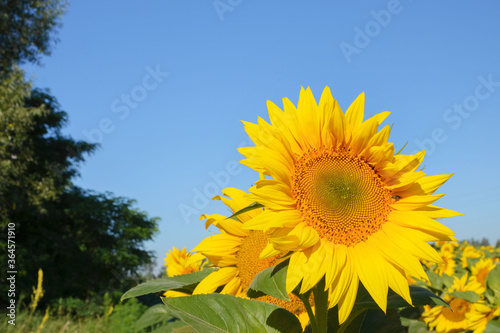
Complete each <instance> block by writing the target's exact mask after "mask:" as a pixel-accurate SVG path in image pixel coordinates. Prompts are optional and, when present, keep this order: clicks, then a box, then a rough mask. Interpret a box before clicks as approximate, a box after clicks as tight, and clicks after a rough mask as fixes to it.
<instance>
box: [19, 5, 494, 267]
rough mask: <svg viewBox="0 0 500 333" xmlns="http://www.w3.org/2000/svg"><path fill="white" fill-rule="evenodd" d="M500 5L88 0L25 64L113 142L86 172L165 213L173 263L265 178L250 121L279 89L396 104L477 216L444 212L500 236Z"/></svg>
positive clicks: (94, 185) (397, 131)
mask: <svg viewBox="0 0 500 333" xmlns="http://www.w3.org/2000/svg"><path fill="white" fill-rule="evenodd" d="M499 17H500V3H499V2H497V1H481V2H472V1H438V2H431V1H411V0H401V1H392V0H391V1H386V0H384V1H370V2H369V3H368V2H364V3H359V2H356V3H347V2H343V3H340V2H339V1H270V2H265V1H241V0H221V1H203V2H201V1H197V2H194V1H168V0H163V1H143V2H135V1H104V2H103V1H96V0H92V1H74V2H71V3H70V5H69V9H68V12H67V13H66V14H65V15H64V17H63V26H62V28H61V30H60V33H59V35H58V37H59V39H60V42H59V43H58V44H57V45H56V46H55V48H54V51H53V54H52V55H51V56H50V57H45V58H43V63H44V65H43V67H37V66H32V65H25V66H23V68H25V69H26V71H27V73H28V76H32V80H33V82H34V84H35V85H36V86H38V87H41V88H45V87H46V88H50V90H51V92H52V93H53V94H54V95H55V96H56V97H57V98H58V100H59V102H60V104H61V105H62V108H63V109H64V110H65V111H67V112H68V114H69V119H70V123H69V125H68V126H67V127H66V128H65V130H64V133H65V134H68V135H71V136H72V137H74V138H76V139H80V140H87V141H91V142H96V141H99V142H100V143H101V147H100V149H99V150H98V151H97V152H96V153H95V154H94V155H92V156H89V157H88V158H87V161H86V162H85V163H84V164H83V165H82V166H81V168H80V170H81V178H78V179H76V180H75V183H76V184H77V185H79V186H81V187H83V188H86V189H93V190H96V191H99V192H104V191H111V192H113V193H114V194H115V195H117V196H124V197H129V198H134V199H136V200H137V201H138V204H137V207H138V208H140V209H141V210H144V211H146V212H148V214H149V215H150V216H158V217H160V218H161V220H162V221H161V222H160V233H159V234H158V236H157V237H156V238H155V239H154V241H152V242H148V243H147V248H148V249H150V250H154V251H155V252H156V255H157V261H158V265H161V264H163V257H164V253H165V252H166V251H168V250H169V249H170V248H171V247H172V246H177V247H183V246H185V247H186V248H187V249H188V250H190V249H192V248H193V247H194V246H195V245H196V244H197V243H198V242H199V241H201V240H202V239H203V238H204V237H206V236H208V235H209V232H207V231H206V230H205V229H204V227H203V223H202V222H200V221H199V215H200V214H202V213H225V212H226V209H225V207H224V206H223V205H222V203H221V202H218V201H216V202H211V201H210V200H208V198H209V197H211V196H212V195H213V194H214V193H215V192H216V191H220V189H221V188H222V186H221V184H222V185H223V186H234V187H238V188H241V189H248V187H249V186H250V185H251V184H252V183H253V182H254V181H255V179H256V177H257V174H256V173H255V172H253V171H251V170H249V169H248V168H246V167H244V166H242V165H239V166H238V164H236V162H237V161H239V160H241V159H242V156H241V155H240V154H239V153H238V152H237V150H236V149H237V147H238V146H241V145H250V142H249V140H248V138H247V136H246V134H245V132H244V130H243V125H242V124H241V122H240V120H246V121H251V122H256V120H257V117H258V116H262V117H263V118H264V119H268V116H267V110H266V100H271V101H273V102H275V103H276V104H278V105H280V106H281V105H282V104H281V98H282V97H289V98H290V99H291V100H292V101H293V102H294V103H295V102H296V101H297V99H298V96H299V90H300V87H301V86H304V87H306V86H310V87H311V89H312V91H313V93H314V94H315V96H318V100H319V96H320V94H321V92H322V90H323V88H324V87H325V85H328V86H330V88H331V90H332V93H333V95H334V97H336V98H337V100H338V101H339V104H340V106H341V107H342V108H343V109H344V110H345V109H346V108H347V106H348V105H349V104H350V103H351V102H352V101H353V100H354V98H355V97H356V96H357V95H358V94H359V93H361V92H362V91H364V92H365V94H366V113H367V114H375V113H378V112H381V111H385V110H389V111H392V114H391V116H390V117H389V118H388V120H387V123H390V124H392V123H393V124H394V127H393V131H392V133H391V137H390V140H391V141H392V142H394V143H395V145H396V147H401V146H402V145H404V143H405V142H408V145H407V148H406V149H405V151H406V152H407V153H412V152H415V151H417V150H420V149H421V148H419V147H422V148H426V149H427V150H428V154H427V156H426V158H425V160H424V164H425V170H426V171H427V172H428V174H430V175H432V174H442V173H455V175H454V176H453V177H452V178H451V179H450V180H449V181H448V183H446V184H445V185H444V186H443V187H442V188H441V190H440V191H439V193H448V194H447V195H446V196H445V197H444V198H443V199H440V200H439V201H438V202H437V204H438V205H439V206H444V207H447V208H450V209H454V210H458V211H460V212H462V213H464V214H466V215H465V216H463V217H456V218H451V219H446V220H444V221H443V222H444V224H446V225H447V226H449V227H451V228H452V229H453V230H454V231H455V232H456V234H457V236H458V238H459V239H468V238H471V237H474V238H482V237H488V238H489V239H490V240H491V241H496V239H497V238H500V223H499V222H500V218H499V217H500V213H499V211H498V209H499V206H498V203H499V202H500V196H499V192H500V177H499V175H498V172H499V170H500V168H499V164H500V157H499V156H500V154H499V153H498V144H499V143H500V130H499V128H498V126H499V123H500V40H499V32H500V21H499V20H498V18H499ZM167 73H168V74H167ZM228 171H229V172H230V173H229V172H228ZM224 175H228V176H227V177H224ZM214 178H217V179H218V182H219V183H217V181H216V180H215V179H214ZM207 194H208V195H207ZM188 206H189V207H190V209H192V214H184V215H183V214H182V213H181V208H182V207H184V208H186V209H187V207H188Z"/></svg>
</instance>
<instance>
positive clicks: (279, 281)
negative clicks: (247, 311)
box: [247, 260, 290, 302]
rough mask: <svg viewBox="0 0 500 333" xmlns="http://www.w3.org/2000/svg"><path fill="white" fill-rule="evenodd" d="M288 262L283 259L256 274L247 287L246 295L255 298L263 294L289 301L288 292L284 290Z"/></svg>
mask: <svg viewBox="0 0 500 333" xmlns="http://www.w3.org/2000/svg"><path fill="white" fill-rule="evenodd" d="M288 262H289V260H285V261H283V262H281V263H280V264H278V265H276V266H273V267H269V268H266V269H265V270H263V271H261V272H260V273H259V274H257V275H256V276H255V278H254V279H253V281H252V283H251V284H250V287H249V288H248V291H247V295H248V297H250V298H257V297H260V296H263V295H269V296H272V297H275V298H278V299H280V300H283V301H287V302H288V301H290V298H289V297H288V293H287V292H286V272H287V269H288Z"/></svg>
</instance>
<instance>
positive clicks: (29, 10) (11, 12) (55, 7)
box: [0, 0, 66, 74]
mask: <svg viewBox="0 0 500 333" xmlns="http://www.w3.org/2000/svg"><path fill="white" fill-rule="evenodd" d="M65 7H66V1H65V0H0V73H2V74H3V73H5V72H7V71H8V70H9V69H10V68H12V66H13V65H15V64H21V63H23V62H26V61H28V62H34V63H39V62H40V57H41V55H49V54H50V52H51V43H52V42H54V41H55V40H54V37H53V35H54V33H55V32H56V30H57V28H58V27H59V26H60V18H61V15H62V13H63V12H64V9H65Z"/></svg>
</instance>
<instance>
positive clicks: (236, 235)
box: [193, 188, 309, 327]
mask: <svg viewBox="0 0 500 333" xmlns="http://www.w3.org/2000/svg"><path fill="white" fill-rule="evenodd" d="M222 193H223V194H224V196H216V197H214V199H215V200H222V201H223V202H224V204H226V206H228V207H229V208H230V209H231V211H232V213H236V212H238V211H239V210H241V209H243V208H245V207H247V206H248V205H250V204H251V203H252V201H250V200H249V199H248V198H247V193H246V192H244V191H241V190H238V189H235V188H226V189H224V190H223V191H222ZM261 212H262V210H261V209H255V210H251V211H248V212H246V213H243V214H239V215H236V216H235V217H233V218H227V217H225V216H223V215H219V214H213V215H202V216H201V217H202V219H206V223H205V226H206V227H207V228H208V227H209V226H211V225H213V226H215V227H216V228H217V229H218V230H219V232H220V233H219V234H215V235H213V236H210V237H207V238H205V239H204V240H202V241H201V243H200V244H198V246H196V247H195V248H194V250H193V251H197V252H196V254H200V255H203V256H205V257H206V258H208V259H209V260H210V262H211V263H212V264H213V265H214V266H215V267H218V268H219V269H218V270H217V271H215V272H213V273H211V274H210V275H209V276H207V277H206V278H205V279H204V280H203V281H201V282H200V283H199V284H198V286H197V287H196V288H195V290H194V292H193V294H203V293H212V292H215V291H216V290H217V289H218V288H219V287H222V289H221V291H220V292H221V293H223V294H230V295H235V296H238V297H243V298H247V296H246V292H247V289H248V287H249V286H250V284H251V283H252V281H253V279H254V278H255V276H256V275H257V274H258V273H259V272H261V271H262V270H264V269H266V268H268V267H271V266H274V265H276V264H277V263H278V262H280V260H281V256H282V255H284V253H279V254H276V255H274V256H271V257H269V258H266V259H261V258H259V256H260V254H261V252H262V251H263V250H265V249H266V247H267V246H268V238H269V236H268V234H267V233H265V232H263V231H261V230H246V229H244V228H242V227H243V225H244V224H245V223H248V221H250V220H253V219H256V218H258V216H260V214H261ZM289 297H290V300H291V301H289V302H286V301H282V300H279V299H277V298H274V297H271V296H267V295H266V296H262V297H259V298H258V299H257V300H259V301H263V302H268V303H272V304H275V305H278V306H281V307H283V308H285V309H287V310H288V311H290V312H292V313H293V314H295V315H296V316H297V317H299V320H300V321H301V323H302V325H303V327H305V325H306V324H307V322H308V320H309V317H308V316H307V312H306V310H305V307H304V305H303V304H302V302H301V301H300V299H299V298H297V297H296V296H295V295H293V294H290V295H289Z"/></svg>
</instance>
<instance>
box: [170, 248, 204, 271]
mask: <svg viewBox="0 0 500 333" xmlns="http://www.w3.org/2000/svg"><path fill="white" fill-rule="evenodd" d="M191 256H192V255H191V253H188V252H187V251H186V248H184V247H183V248H182V249H178V248H176V247H175V246H174V247H173V248H172V249H171V250H169V251H168V253H166V256H165V259H164V260H165V266H166V267H167V268H166V273H167V276H176V275H182V274H189V273H193V272H198V271H199V270H201V269H202V268H203V266H205V264H206V262H204V261H203V257H200V256H196V260H190V262H188V260H189V259H190V257H191Z"/></svg>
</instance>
